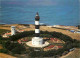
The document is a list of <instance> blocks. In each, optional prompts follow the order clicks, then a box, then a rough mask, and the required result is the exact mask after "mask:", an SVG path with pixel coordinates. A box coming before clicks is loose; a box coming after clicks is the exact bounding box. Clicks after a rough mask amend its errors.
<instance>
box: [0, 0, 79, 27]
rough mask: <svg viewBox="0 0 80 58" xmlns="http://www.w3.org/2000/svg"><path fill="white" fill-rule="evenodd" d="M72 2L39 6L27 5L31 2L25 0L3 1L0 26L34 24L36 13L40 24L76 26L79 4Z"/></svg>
mask: <svg viewBox="0 0 80 58" xmlns="http://www.w3.org/2000/svg"><path fill="white" fill-rule="evenodd" d="M30 1H32V0H30ZM35 1H36V0H35ZM50 1H52V0H50ZM58 1H59V0H58ZM58 1H57V2H58ZM72 1H73V2H70V1H69V0H67V2H66V1H63V4H62V3H61V2H62V1H61V2H58V3H59V4H49V5H48V4H42V5H41V4H40V5H39V4H36V3H35V4H29V3H31V2H29V1H26V0H23V1H20V0H14V1H11V0H8V1H6V0H3V1H1V7H0V9H1V10H0V24H34V20H35V15H36V12H38V13H39V16H40V23H44V24H47V25H70V26H77V25H79V3H78V1H77V0H72ZM37 2H38V3H39V2H40V1H39V0H38V1H37ZM57 2H56V3H57ZM27 3H28V4H27ZM33 3H34V1H33ZM40 3H41V2H40ZM64 3H65V4H64Z"/></svg>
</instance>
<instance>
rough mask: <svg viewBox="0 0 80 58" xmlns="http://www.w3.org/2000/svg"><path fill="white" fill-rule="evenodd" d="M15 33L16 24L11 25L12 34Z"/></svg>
mask: <svg viewBox="0 0 80 58" xmlns="http://www.w3.org/2000/svg"><path fill="white" fill-rule="evenodd" d="M15 34H16V29H15V26H11V35H15Z"/></svg>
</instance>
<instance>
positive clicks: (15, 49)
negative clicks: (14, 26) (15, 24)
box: [5, 31, 80, 57]
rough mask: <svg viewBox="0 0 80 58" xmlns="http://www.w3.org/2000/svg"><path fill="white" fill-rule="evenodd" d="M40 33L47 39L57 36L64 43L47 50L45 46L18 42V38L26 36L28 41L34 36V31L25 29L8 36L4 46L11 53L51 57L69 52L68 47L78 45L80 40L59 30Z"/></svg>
mask: <svg viewBox="0 0 80 58" xmlns="http://www.w3.org/2000/svg"><path fill="white" fill-rule="evenodd" d="M40 33H41V34H40V37H43V38H48V39H46V40H47V41H49V40H52V39H51V38H58V39H59V40H62V41H64V42H65V43H64V44H62V47H61V48H59V49H57V50H55V49H51V50H47V51H44V48H45V47H44V48H33V47H29V46H27V45H25V44H19V43H18V40H20V39H22V38H26V37H27V40H25V41H26V42H27V41H30V40H31V38H32V37H34V36H35V33H34V31H26V32H22V33H19V34H16V35H13V36H11V37H10V38H9V39H10V40H9V41H8V42H6V44H5V48H6V49H7V50H9V51H11V52H12V53H13V54H23V53H24V54H27V55H29V56H31V57H39V56H42V57H53V56H56V55H58V56H61V55H62V54H63V53H64V52H65V51H68V52H69V51H70V49H72V48H76V47H77V48H79V47H80V46H79V44H80V41H77V40H75V39H72V38H71V37H69V36H67V35H65V34H62V33H59V32H48V31H41V32H40ZM44 40H45V39H44ZM46 40H45V41H46ZM23 41H24V40H23ZM12 42H13V43H12ZM50 43H51V42H50ZM53 45H56V44H53ZM50 47H52V46H50ZM59 47H60V46H59Z"/></svg>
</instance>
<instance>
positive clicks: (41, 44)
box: [26, 13, 49, 47]
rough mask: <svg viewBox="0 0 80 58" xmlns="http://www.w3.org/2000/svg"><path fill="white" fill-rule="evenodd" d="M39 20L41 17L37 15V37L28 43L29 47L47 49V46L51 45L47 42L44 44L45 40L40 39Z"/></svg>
mask: <svg viewBox="0 0 80 58" xmlns="http://www.w3.org/2000/svg"><path fill="white" fill-rule="evenodd" d="M39 19H40V17H39V14H38V13H37V14H36V17H35V36H34V37H33V38H32V41H29V42H27V43H26V44H27V45H28V46H31V47H45V46H47V45H49V43H48V42H47V41H46V42H43V38H42V37H40V30H39V26H40V24H39Z"/></svg>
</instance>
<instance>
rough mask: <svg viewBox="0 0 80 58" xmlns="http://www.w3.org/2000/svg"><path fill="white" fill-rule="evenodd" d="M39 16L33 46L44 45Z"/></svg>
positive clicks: (36, 20)
mask: <svg viewBox="0 0 80 58" xmlns="http://www.w3.org/2000/svg"><path fill="white" fill-rule="evenodd" d="M39 19H40V17H39V14H38V13H37V14H36V17H35V37H33V38H32V45H34V46H39V45H42V44H43V38H41V37H40V30H39V26H40V25H39Z"/></svg>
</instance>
